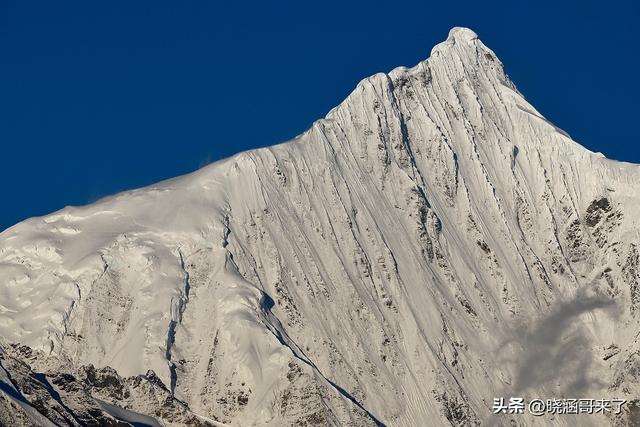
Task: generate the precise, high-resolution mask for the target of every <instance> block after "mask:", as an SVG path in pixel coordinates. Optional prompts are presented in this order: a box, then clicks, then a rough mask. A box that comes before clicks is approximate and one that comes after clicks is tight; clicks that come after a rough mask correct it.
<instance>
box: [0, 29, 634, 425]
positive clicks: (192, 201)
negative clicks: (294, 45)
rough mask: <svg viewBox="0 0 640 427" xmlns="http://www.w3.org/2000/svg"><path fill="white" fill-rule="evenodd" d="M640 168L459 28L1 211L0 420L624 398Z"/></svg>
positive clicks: (439, 408)
mask: <svg viewBox="0 0 640 427" xmlns="http://www.w3.org/2000/svg"><path fill="white" fill-rule="evenodd" d="M603 143H605V142H603ZM639 184H640V166H638V165H634V164H629V163H624V162H618V161H612V160H609V159H606V158H605V157H604V156H603V155H602V154H600V153H593V152H590V151H589V150H587V149H585V148H584V147H582V146H580V145H579V144H578V143H576V142H575V141H573V140H572V139H571V138H570V136H569V135H568V134H567V133H566V132H564V131H562V130H561V129H559V128H558V127H556V126H555V125H554V124H553V123H551V122H550V121H549V120H547V119H546V118H545V117H544V116H543V115H542V114H541V113H539V112H538V111H537V110H536V109H535V108H534V107H533V106H532V105H531V104H530V103H529V102H527V101H526V99H525V98H524V96H523V95H522V94H521V93H520V92H519V91H518V90H517V89H516V87H515V85H514V84H513V83H512V81H511V80H510V79H509V77H508V75H507V74H506V73H505V71H504V69H503V65H502V63H501V62H500V60H499V59H498V57H497V56H496V55H495V54H494V52H493V51H492V50H490V49H489V48H488V47H486V46H485V45H484V44H483V43H482V42H481V41H480V40H479V38H478V36H477V35H476V34H475V33H474V32H473V31H472V30H469V29H466V28H453V29H452V30H451V31H450V33H449V36H448V38H447V39H446V41H444V42H442V43H440V44H438V45H436V46H435V47H434V48H433V49H432V51H431V54H430V56H429V58H428V59H426V60H425V61H422V62H420V63H419V64H417V65H415V66H414V67H411V68H406V67H399V68H396V69H394V70H392V71H391V72H389V73H379V74H376V75H374V76H371V77H369V78H366V79H364V80H363V81H361V82H360V83H359V84H358V85H357V87H356V88H355V90H354V91H353V92H352V93H351V94H350V95H349V96H348V97H347V98H346V99H345V100H344V101H343V102H342V103H341V104H339V105H338V106H337V107H335V108H334V109H333V110H331V111H330V112H329V113H328V114H327V115H326V117H325V118H323V119H320V120H318V121H316V122H315V123H313V125H312V126H311V128H310V129H309V130H307V131H306V132H304V133H303V134H301V135H299V136H298V137H296V138H294V139H293V140H291V141H288V142H286V143H283V144H280V145H276V146H272V147H267V148H260V149H255V150H250V151H247V152H243V153H239V154H237V155H235V156H233V157H230V158H228V159H225V160H222V161H219V162H216V163H213V164H211V165H208V166H206V167H204V168H202V169H200V170H198V171H196V172H193V173H191V174H188V175H185V176H181V177H177V178H174V179H170V180H167V181H164V182H160V183H158V184H155V185H151V186H149V187H145V188H141V189H137V190H133V191H126V192H123V193H120V194H117V195H115V196H111V197H107V198H105V199H102V200H99V201H97V202H95V203H93V204H90V205H87V206H82V207H66V208H64V209H62V210H60V211H58V212H55V213H53V214H50V215H46V216H44V217H39V218H31V219H28V220H26V221H24V222H21V223H19V224H17V225H15V226H13V227H11V228H9V229H7V230H6V231H4V232H3V233H1V234H0V337H1V338H0V385H2V387H0V424H2V423H4V424H7V425H9V424H10V423H14V422H17V423H19V424H20V423H23V424H24V425H31V424H33V423H35V424H37V425H46V423H47V422H49V423H51V425H56V424H57V425H127V424H126V423H130V424H131V425H133V424H135V423H138V424H136V425H156V424H154V423H157V425H219V426H283V425H309V426H310V425H336V426H342V425H344V426H365V425H373V426H376V425H378V426H379V425H386V426H424V425H434V426H435V425H480V424H485V425H522V426H525V425H526V426H529V425H541V426H543V425H558V426H565V425H567V426H568V425H585V426H586V425H634V423H640V407H639V401H638V396H639V395H640V394H639V393H640V385H639V384H640V383H639V379H640V345H639V341H638V339H639V338H638V337H639V336H640V326H639V323H638V319H639V311H640V288H639V282H640V266H639V263H640V255H639V251H638V246H639V244H640V239H639V234H640V226H639V224H638V219H639V218H640V193H639V192H638V188H639ZM509 396H523V397H526V398H529V399H531V398H544V399H547V398H561V397H593V398H622V399H627V400H628V402H627V404H626V405H625V406H624V407H623V411H622V412H621V413H620V414H613V413H610V414H597V415H589V416H584V415H583V416H570V415H563V416H543V417H534V416H531V415H530V414H523V415H518V414H515V415H513V414H511V415H509V414H504V415H493V414H492V403H493V399H494V398H496V397H507V398H508V397H509ZM36 397H37V398H36ZM16 414H19V415H16ZM578 417H579V418H578ZM118 423H121V424H118ZM512 423H514V424H512Z"/></svg>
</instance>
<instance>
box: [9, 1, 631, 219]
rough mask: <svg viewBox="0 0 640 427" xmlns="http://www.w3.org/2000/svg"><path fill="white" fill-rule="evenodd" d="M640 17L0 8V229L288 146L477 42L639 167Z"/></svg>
mask: <svg viewBox="0 0 640 427" xmlns="http://www.w3.org/2000/svg"><path fill="white" fill-rule="evenodd" d="M639 18H640V14H639V7H638V6H637V3H636V2H632V1H626V2H613V3H612V2H596V1H589V0H586V1H575V2H572V1H554V2H544V1H535V2H515V1H510V2H480V1H477V0H476V1H469V2H466V3H465V2H464V1H456V2H452V1H445V0H440V1H437V2H433V3H431V2H428V1H416V2H412V1H405V2H391V1H387V2H383V3H382V2H380V3H378V2H373V1H369V2H350V3H348V4H345V3H344V2H342V1H340V2H338V1H323V2H317V3H313V2H305V1H296V2H291V3H287V4H285V3H273V4H272V2H255V3H248V2H241V1H237V2H234V1H227V2H213V1H198V2H196V1H171V2H165V1H109V2H95V1H78V2H72V1H64V2H56V1H18V0H15V1H14V0H0V54H1V57H0V58H1V60H0V144H1V148H2V157H1V158H2V168H0V203H1V206H2V207H1V209H0V229H4V228H6V227H8V226H10V225H12V224H14V223H16V222H18V221H20V220H22V219H25V218H27V217H30V216H34V215H42V214H45V213H49V212H51V211H54V210H56V209H59V208H61V207H63V206H65V205H68V204H73V205H77V204H85V203H88V202H91V201H94V200H96V199H97V198H100V197H102V196H105V195H108V194H111V193H114V192H117V191H121V190H125V189H129V188H134V187H139V186H143V185H147V184H151V183H153V182H156V181H159V180H161V179H165V178H169V177H172V176H176V175H180V174H183V173H187V172H190V171H192V170H194V169H197V168H198V167H199V166H202V165H204V164H206V163H208V162H210V161H213V160H217V159H220V158H222V157H226V156H229V155H231V154H233V153H236V152H238V151H242V150H245V149H248V148H252V147H259V146H265V145H270V144H273V143H277V142H282V141H284V140H287V139H289V138H291V137H293V136H295V135H296V134H298V133H300V132H302V131H304V130H305V129H306V128H307V127H308V126H309V125H310V124H311V123H312V122H313V121H314V120H315V119H317V118H320V117H322V116H324V114H325V113H326V112H327V111H328V110H329V109H331V107H333V106H334V105H336V104H337V103H339V102H340V101H341V100H342V99H343V98H344V97H345V96H346V95H347V94H348V93H349V92H350V91H351V90H352V89H353V88H354V87H355V85H356V83H357V82H358V81H359V80H360V79H362V78H364V77H366V76H368V75H371V74H374V73H375V72H378V71H388V70H390V69H392V68H394V67H395V66H398V65H407V66H409V65H413V64H415V63H416V62H418V61H420V60H422V59H424V58H426V57H427V56H428V54H429V52H430V50H431V47H432V46H433V45H434V44H435V43H438V42H440V41H442V40H444V39H445V38H446V36H447V32H448V30H449V28H450V27H453V26H467V27H470V28H472V29H473V30H474V31H476V32H477V33H478V34H479V36H480V38H481V39H482V40H483V41H484V42H485V44H487V45H488V46H489V47H490V48H492V49H493V50H494V51H495V52H496V54H497V55H498V56H499V57H500V58H501V59H502V61H503V62H504V64H505V66H506V69H507V72H508V73H509V74H510V75H511V77H512V79H513V80H514V81H515V83H516V85H517V86H518V88H519V89H520V91H521V92H523V93H524V94H525V95H526V96H527V98H528V99H529V100H530V101H531V102H532V103H533V104H534V105H535V106H536V107H537V108H538V110H540V111H541V112H542V113H543V114H544V115H545V116H546V117H547V118H549V119H550V120H551V121H553V122H554V123H555V124H557V125H558V126H559V127H561V128H563V129H565V130H566V131H567V132H569V133H570V134H571V135H572V136H573V138H574V139H576V140H577V141H579V142H580V143H582V144H583V145H585V146H587V147H588V148H590V149H592V150H594V151H601V152H603V153H604V154H605V155H606V156H607V157H610V158H614V159H620V160H627V161H632V162H640V146H639V144H638V133H637V129H638V124H639V122H640V119H638V112H639V111H638V110H639V109H638V104H637V103H636V102H637V101H638V100H640V82H639V79H640V78H639V77H638V73H639V70H640V64H639V62H640V55H639V52H640V49H639V45H638V44H639V42H640V25H638V24H639V22H640V21H639Z"/></svg>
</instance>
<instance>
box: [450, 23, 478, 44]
mask: <svg viewBox="0 0 640 427" xmlns="http://www.w3.org/2000/svg"><path fill="white" fill-rule="evenodd" d="M477 38H478V35H477V34H476V33H475V31H473V30H471V29H469V28H466V27H453V28H452V29H451V30H449V36H448V37H447V41H454V42H466V43H469V42H472V41H473V40H476V39H477Z"/></svg>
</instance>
